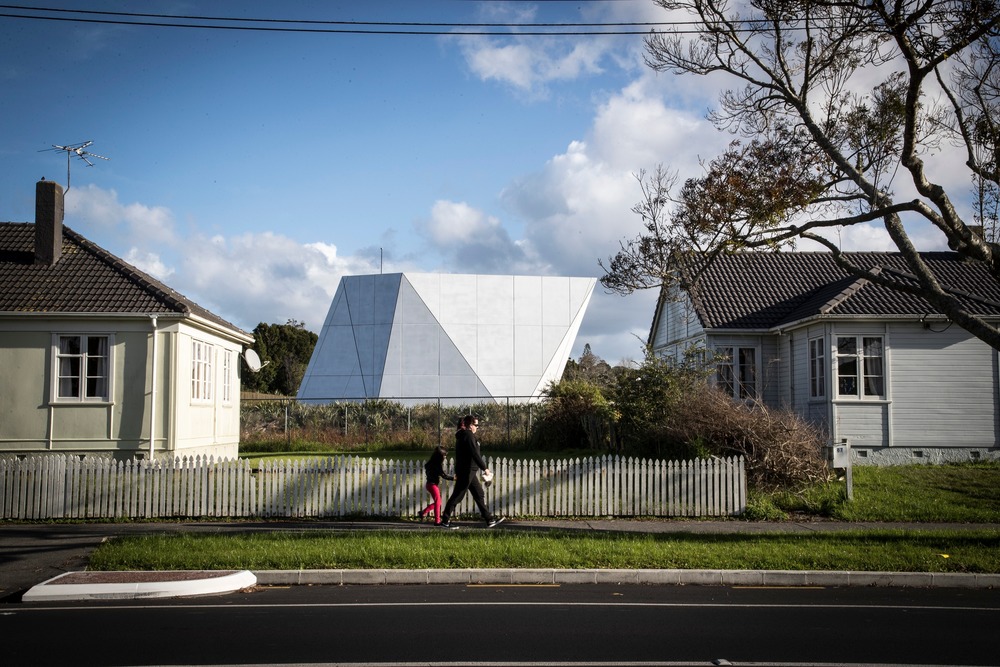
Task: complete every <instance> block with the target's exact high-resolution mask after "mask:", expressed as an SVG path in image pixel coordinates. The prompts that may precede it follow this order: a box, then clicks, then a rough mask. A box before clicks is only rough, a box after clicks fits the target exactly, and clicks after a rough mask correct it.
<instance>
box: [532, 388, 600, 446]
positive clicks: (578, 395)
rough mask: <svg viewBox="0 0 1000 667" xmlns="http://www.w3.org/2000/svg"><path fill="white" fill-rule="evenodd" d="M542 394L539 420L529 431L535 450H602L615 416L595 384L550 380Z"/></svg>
mask: <svg viewBox="0 0 1000 667" xmlns="http://www.w3.org/2000/svg"><path fill="white" fill-rule="evenodd" d="M543 395H544V396H545V398H546V399H547V400H546V401H545V403H543V404H542V406H541V409H540V411H539V412H540V415H539V419H538V421H536V422H535V427H534V429H533V431H532V443H533V446H534V447H535V448H536V449H540V450H546V451H560V450H566V449H593V450H601V449H605V448H606V447H608V445H609V443H610V441H611V429H610V426H611V424H612V423H613V422H614V421H615V420H616V418H617V417H618V415H617V413H616V412H615V410H614V409H613V408H612V406H611V404H610V403H608V401H607V399H605V398H604V395H603V394H602V393H601V389H600V388H599V387H598V386H597V385H596V384H594V383H592V382H590V381H588V380H584V379H575V380H563V381H562V382H555V383H550V384H549V385H548V386H547V387H546V388H545V390H544V392H543Z"/></svg>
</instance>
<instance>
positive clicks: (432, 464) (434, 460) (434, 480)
mask: <svg viewBox="0 0 1000 667" xmlns="http://www.w3.org/2000/svg"><path fill="white" fill-rule="evenodd" d="M447 453H448V450H447V449H445V448H444V447H442V446H440V445H438V446H437V447H435V448H434V451H433V452H432V453H431V457H430V458H429V459H427V463H425V464H424V470H425V471H426V472H427V484H426V486H425V487H424V488H426V489H427V493H429V494H431V502H430V504H428V505H427V507H425V508H423V509H422V510H420V518H421V519H423V518H424V517H425V516H427V513H428V512H430V511H431V508H433V509H434V525H435V526H437V525H440V524H441V488H440V484H441V478H442V477H444V478H445V479H450V480H454V479H455V478H454V477H453V476H451V475H449V474H448V473H446V472H445V471H444V457H445V455H446V454H447Z"/></svg>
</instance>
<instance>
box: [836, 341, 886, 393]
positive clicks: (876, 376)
mask: <svg viewBox="0 0 1000 667" xmlns="http://www.w3.org/2000/svg"><path fill="white" fill-rule="evenodd" d="M836 341H837V347H836V350H835V353H834V360H835V362H836V363H835V364H834V369H835V371H836V374H837V378H836V389H837V391H836V395H837V398H838V399H841V400H858V401H880V400H885V398H886V350H885V336H883V335H879V334H837V337H836ZM845 341H852V342H853V350H852V349H848V350H847V351H842V349H843V348H842V345H843V342H845ZM876 341H877V348H875V347H871V345H873V344H874V343H875V342H876ZM876 349H877V351H878V354H871V352H872V351H874V350H876ZM852 366H853V371H854V372H853V373H849V374H846V375H845V374H844V373H843V372H842V371H843V369H845V368H846V369H850V368H851V367H852ZM851 379H853V384H848V383H849V382H850V381H851Z"/></svg>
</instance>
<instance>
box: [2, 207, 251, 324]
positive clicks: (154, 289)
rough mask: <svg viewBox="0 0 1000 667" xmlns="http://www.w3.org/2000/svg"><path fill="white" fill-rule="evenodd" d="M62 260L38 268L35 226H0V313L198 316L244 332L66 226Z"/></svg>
mask: <svg viewBox="0 0 1000 667" xmlns="http://www.w3.org/2000/svg"><path fill="white" fill-rule="evenodd" d="M62 230H63V244H62V256H61V257H60V259H59V261H57V262H56V263H55V264H54V265H53V266H46V265H44V264H35V261H34V260H35V225H34V224H33V223H25V222H3V223H0V312H24V313H107V314H141V315H145V314H179V315H195V316H198V317H201V318H204V319H205V320H208V321H209V322H213V323H215V324H217V325H219V326H222V327H225V328H227V329H231V330H233V331H234V332H236V333H241V334H244V335H247V334H246V332H245V331H243V330H242V329H240V328H238V327H236V326H235V325H233V324H231V323H229V322H227V321H226V320H224V319H222V318H221V317H219V316H218V315H215V314H214V313H212V312H211V311H208V310H206V309H205V308H202V307H201V306H199V305H198V304H196V303H195V302H193V301H191V300H190V299H188V298H187V297H185V296H183V295H182V294H179V293H178V292H175V291H174V290H172V289H170V288H169V287H167V286H166V285H164V284H163V283H161V282H160V281H158V280H156V279H155V278H153V277H151V276H149V275H147V274H145V273H143V272H142V271H140V270H139V269H137V268H135V267H134V266H132V265H131V264H129V263H127V262H125V261H124V260H122V259H120V258H118V257H116V256H115V255H112V254H111V253H109V252H108V251H107V250H104V249H103V248H101V247H100V246H98V245H95V244H94V243H92V242H90V241H88V240H87V239H85V238H84V237H82V236H80V235H79V234H77V233H76V232H74V231H73V230H71V229H69V228H68V227H63V228H62Z"/></svg>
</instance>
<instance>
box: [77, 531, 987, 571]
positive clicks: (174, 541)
mask: <svg viewBox="0 0 1000 667" xmlns="http://www.w3.org/2000/svg"><path fill="white" fill-rule="evenodd" d="M507 567H515V568H557V569H572V568H601V569H608V568H625V569H642V568H671V569H672V568H680V569H777V570H857V571H899V572H976V573H984V572H991V573H995V572H1000V529H996V530H993V529H990V530H976V531H968V532H961V533H959V532H952V531H937V530H919V531H901V530H878V531H848V532H843V533H840V532H838V533H807V534H770V535H760V534H750V535H746V534H735V533H734V534H713V535H693V534H689V533H674V534H657V535H649V534H635V533H628V534H625V533H576V532H570V531H552V532H545V533H541V532H537V531H520V530H516V529H507V530H500V531H485V530H467V531H457V532H450V531H449V532H444V531H437V530H433V529H428V530H426V531H420V530H417V531H414V530H397V531H393V530H385V531H375V532H373V531H346V530H345V531H303V532H263V533H245V534H232V535H219V534H201V533H198V534H195V533H185V534H179V535H175V534H160V535H141V536H129V537H123V538H119V539H116V540H114V541H112V542H108V543H105V544H103V545H101V546H100V547H98V549H97V550H96V551H95V552H94V554H93V556H92V557H91V562H90V568H91V569H96V570H133V569H136V570H153V569H161V570H184V569H256V570H271V569H274V570H284V569H331V568H332V569H340V568H344V569H358V568H376V569H406V568H417V569H421V568H507Z"/></svg>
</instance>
